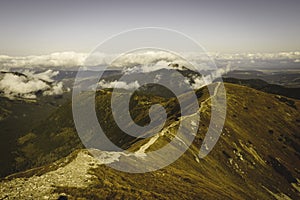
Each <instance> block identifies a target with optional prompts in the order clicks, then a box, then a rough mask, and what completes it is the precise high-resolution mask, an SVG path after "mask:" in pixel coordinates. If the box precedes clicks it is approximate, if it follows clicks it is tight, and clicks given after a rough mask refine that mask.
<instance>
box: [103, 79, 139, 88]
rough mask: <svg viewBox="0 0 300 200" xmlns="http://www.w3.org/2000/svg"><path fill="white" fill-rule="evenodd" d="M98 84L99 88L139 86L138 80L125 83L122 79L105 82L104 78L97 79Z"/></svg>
mask: <svg viewBox="0 0 300 200" xmlns="http://www.w3.org/2000/svg"><path fill="white" fill-rule="evenodd" d="M98 85H99V86H100V87H101V88H119V89H126V90H133V89H138V88H139V87H140V84H139V83H138V81H134V82H131V83H126V82H124V81H112V82H106V81H105V80H101V81H99V83H98Z"/></svg>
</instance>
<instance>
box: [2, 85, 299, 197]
mask: <svg viewBox="0 0 300 200" xmlns="http://www.w3.org/2000/svg"><path fill="white" fill-rule="evenodd" d="M225 88H226V93H227V117H226V122H225V126H224V128H223V132H222V135H221V137H220V139H219V141H218V142H217V144H216V146H215V147H214V149H213V150H212V151H211V153H210V154H209V155H208V156H207V157H205V158H204V159H200V158H198V156H197V155H198V152H199V148H200V146H201V143H202V140H203V138H204V136H205V133H206V131H207V128H208V124H209V121H210V113H211V112H210V103H209V102H210V101H206V102H207V103H203V104H201V102H204V101H205V100H206V99H207V98H208V96H209V95H208V91H207V89H206V88H203V89H200V90H198V91H197V92H196V94H197V96H198V101H199V105H202V106H201V108H200V112H201V114H200V115H201V121H200V126H199V130H198V133H197V136H196V139H195V140H194V142H193V144H192V145H191V147H190V148H189V149H188V151H186V152H185V154H184V155H183V156H182V157H180V158H179V159H178V160H177V161H176V162H174V163H173V164H171V165H170V166H168V167H165V168H163V169H160V170H158V171H154V172H148V173H144V174H129V173H124V172H119V171H117V170H114V169H112V168H110V167H108V166H106V165H104V164H107V163H114V162H118V160H120V159H131V158H127V157H126V155H124V154H122V153H117V152H104V151H100V152H97V153H98V155H99V157H100V158H101V159H100V161H99V160H98V159H95V158H93V157H92V156H91V154H90V153H89V152H88V151H87V150H76V149H80V148H82V147H83V146H82V144H81V143H80V140H79V139H78V136H77V135H76V131H75V129H74V125H73V120H72V113H71V104H70V103H68V104H66V105H64V106H62V107H61V108H60V109H59V110H58V111H57V112H55V113H53V114H52V115H51V116H50V117H49V118H48V119H47V120H45V121H44V122H42V123H41V124H40V125H38V126H37V127H36V128H34V129H33V130H32V132H31V133H28V134H27V135H26V136H24V137H22V138H20V139H19V140H18V142H19V151H18V158H17V161H18V162H17V167H18V169H19V170H25V171H24V172H20V173H16V174H13V175H11V176H9V177H6V178H5V179H3V180H2V182H1V183H0V191H1V192H0V199H5V198H13V197H14V198H22V199H32V198H33V199H34V198H39V199H43V198H44V199H58V198H59V196H61V198H63V197H64V196H65V197H68V198H69V199H76V198H82V199H106V198H108V199H121V198H124V199H298V198H299V197H300V195H299V194H300V193H299V192H300V190H299V188H300V160H299V159H300V140H299V139H300V114H299V110H298V109H299V108H300V101H299V100H295V99H290V98H287V97H282V96H279V95H274V94H268V93H264V92H261V91H258V90H255V89H252V88H249V87H245V86H240V85H235V84H230V83H226V84H225ZM110 96H111V93H110V91H107V90H105V91H104V90H102V91H99V92H98V94H97V96H96V102H97V106H96V108H97V112H98V119H99V121H100V124H103V126H104V127H105V130H106V131H107V135H108V137H109V138H110V139H111V140H112V141H113V142H114V143H117V144H119V145H120V146H121V147H123V148H124V149H128V150H130V151H135V152H137V153H145V152H149V151H153V150H156V149H158V148H160V147H161V146H163V145H165V144H166V143H169V142H170V141H171V140H172V139H176V137H174V134H175V133H174V131H176V128H177V127H178V124H179V122H180V120H181V116H180V113H179V108H178V105H177V101H176V99H174V98H172V97H170V98H163V97H158V96H149V95H146V94H136V96H135V97H134V98H133V99H134V101H133V102H132V105H131V107H132V115H133V118H134V119H135V121H136V122H137V123H139V124H141V125H142V124H147V122H148V120H149V119H147V111H148V108H149V107H150V105H148V104H145V103H143V102H149V101H151V102H152V103H155V102H161V103H162V104H163V105H164V106H165V108H166V109H167V111H169V112H168V113H169V115H168V121H167V123H166V125H165V127H164V129H163V131H161V132H160V134H159V135H155V136H153V138H151V139H150V140H149V139H136V138H133V137H130V136H128V135H125V134H124V133H123V132H122V131H121V130H119V129H118V127H117V126H116V125H115V123H113V119H112V116H111V111H110V110H107V109H105V108H107V107H108V106H109V102H110ZM141 108H142V110H143V111H144V112H141ZM100 113H101V115H100ZM103 113H105V115H103ZM120 141H121V142H120ZM179 143H180V142H179ZM183 145H184V144H183ZM94 151H96V150H94ZM68 154H70V155H68ZM67 155H68V156H67ZM65 156H66V157H65ZM162 156H163V155H162ZM64 157H65V158H64ZM57 159H60V160H58V161H56V162H54V163H52V162H53V161H55V160H57ZM132 159H134V158H132ZM32 167H34V168H33V169H31V170H27V169H29V168H32Z"/></svg>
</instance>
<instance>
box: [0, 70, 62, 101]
mask: <svg viewBox="0 0 300 200" xmlns="http://www.w3.org/2000/svg"><path fill="white" fill-rule="evenodd" d="M56 75H58V72H57V71H52V70H47V71H45V72H41V73H34V72H32V71H28V70H27V71H24V72H23V73H15V72H4V71H1V74H0V94H2V96H5V97H7V98H10V99H15V98H23V99H36V98H37V97H38V96H39V95H44V96H48V95H60V94H62V93H63V92H64V88H63V83H62V82H55V81H54V80H53V77H55V76H56Z"/></svg>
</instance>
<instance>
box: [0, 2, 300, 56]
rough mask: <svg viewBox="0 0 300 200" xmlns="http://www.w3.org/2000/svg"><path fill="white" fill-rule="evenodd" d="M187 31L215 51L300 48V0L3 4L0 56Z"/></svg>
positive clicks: (80, 48) (86, 47)
mask: <svg viewBox="0 0 300 200" xmlns="http://www.w3.org/2000/svg"><path fill="white" fill-rule="evenodd" d="M148 26H155V27H165V28H170V29H175V30H178V31H180V32H183V33H185V34H187V35H189V36H190V37H192V38H194V39H195V40H196V41H197V42H198V43H200V44H201V45H203V46H204V47H205V48H206V49H207V50H208V51H211V52H216V51H217V52H229V53H232V52H279V51H297V50H298V51H299V50H300V39H299V35H300V1H299V0H285V1H283V0H281V1H279V0H273V1H271V0H252V1H242V0H207V1H201V0H198V1H197V0H192V1H179V0H173V1H171V0H168V1H163V0H159V1H155V0H153V1H149V0H148V1H138V0H133V1H125V0H123V1H121V0H120V1H114V0H111V1H95V0H90V1H79V0H78V1H77V0H74V1H71V0H52V1H43V0H36V1H34V0H27V1H24V0H19V1H17V0H7V1H5V0H2V1H0V27H1V29H0V30H1V32H0V55H10V56H21V55H41V54H49V53H53V52H62V51H75V52H83V53H84V52H90V51H91V50H92V49H94V48H95V47H96V46H97V44H99V43H100V42H102V41H103V40H105V39H107V38H108V37H110V36H111V35H114V34H117V33H119V32H121V31H124V30H128V29H132V28H138V27H148Z"/></svg>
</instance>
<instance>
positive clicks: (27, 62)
mask: <svg viewBox="0 0 300 200" xmlns="http://www.w3.org/2000/svg"><path fill="white" fill-rule="evenodd" d="M178 54H179V55H181V56H182V57H184V58H186V59H187V60H188V61H189V62H190V63H187V62H186V61H185V60H184V59H182V58H181V57H179V56H177V55H175V54H173V53H171V52H166V51H160V50H159V51H154V50H148V51H141V52H133V53H127V54H124V55H120V56H118V55H114V54H105V53H101V52H96V53H93V54H91V55H89V54H86V53H76V52H60V53H52V54H49V55H40V56H25V57H12V56H6V55H0V67H1V69H7V70H8V69H11V68H22V69H36V68H43V69H45V68H49V69H51V68H55V69H61V70H69V69H77V68H78V67H79V66H96V65H101V66H107V67H108V66H109V65H110V64H111V65H110V67H113V68H122V69H123V68H134V67H137V66H141V65H144V66H148V67H152V68H154V67H158V66H157V65H156V64H159V63H160V62H165V63H168V64H171V63H177V64H179V66H185V67H188V68H193V67H196V68H197V69H198V70H209V69H212V68H213V67H214V66H213V65H214V64H213V61H212V60H214V61H215V63H216V65H217V66H226V65H227V64H228V62H231V63H232V64H234V65H237V66H241V67H248V68H251V67H252V66H262V67H266V68H267V67H272V66H273V65H276V64H280V63H282V62H285V63H288V64H289V63H294V64H297V63H298V61H299V60H300V52H279V53H208V55H209V56H208V55H207V54H206V53H203V52H202V53H197V52H185V53H178ZM115 58H116V59H115ZM145 70H146V69H145Z"/></svg>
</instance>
